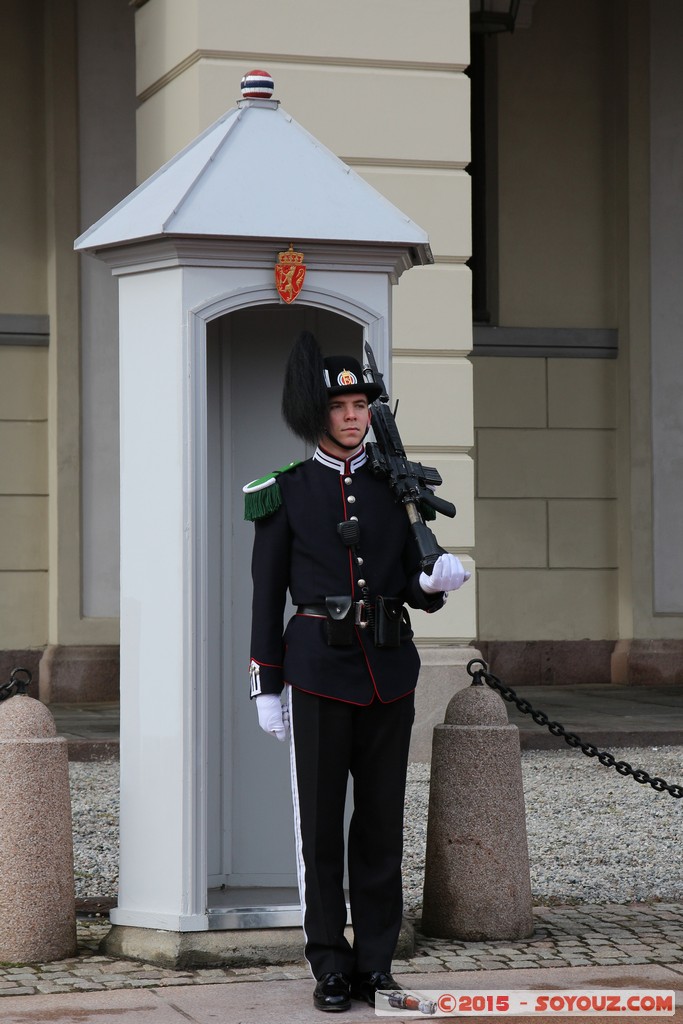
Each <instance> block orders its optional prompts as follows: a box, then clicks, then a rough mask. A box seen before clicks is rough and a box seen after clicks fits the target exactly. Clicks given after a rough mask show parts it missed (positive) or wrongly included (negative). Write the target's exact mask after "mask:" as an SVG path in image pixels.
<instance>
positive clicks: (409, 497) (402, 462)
mask: <svg viewBox="0 0 683 1024" xmlns="http://www.w3.org/2000/svg"><path fill="white" fill-rule="evenodd" d="M365 352H366V355H367V357H368V363H369V366H368V367H366V368H365V369H364V371H363V376H364V377H365V379H366V380H367V381H368V383H371V384H378V385H379V386H380V387H381V389H382V394H381V395H380V396H379V398H377V399H375V401H374V402H373V403H372V404H371V406H370V408H371V409H372V429H373V431H374V434H375V438H376V439H377V441H376V443H374V442H372V441H371V442H369V443H368V444H367V445H366V446H365V447H366V450H367V453H368V459H369V461H370V467H371V469H372V471H373V473H374V474H375V475H376V476H380V477H385V478H386V479H387V480H388V481H389V486H390V487H391V489H392V491H393V493H394V497H395V498H396V501H400V502H401V504H402V505H403V506H404V507H405V510H406V512H407V514H408V519H409V520H410V528H411V530H412V533H413V536H414V538H415V541H416V543H417V547H418V551H419V553H420V568H421V569H422V570H423V572H426V573H428V574H429V573H431V570H432V569H433V567H434V563H435V562H436V560H437V558H438V557H439V555H442V554H443V553H444V549H443V548H442V547H440V545H439V542H438V541H437V539H436V537H435V536H434V534H433V533H432V531H431V530H430V529H429V527H428V526H427V525H426V523H425V521H424V517H423V515H422V507H423V506H425V505H426V506H427V507H428V508H430V509H433V510H434V512H440V513H441V514H442V515H444V516H449V517H450V518H451V519H452V518H453V516H454V515H455V505H453V504H451V502H450V501H444V499H443V498H437V496H436V495H435V494H434V492H433V491H432V490H431V488H432V487H438V486H439V484H441V483H443V480H442V479H441V475H440V474H439V472H438V470H436V469H433V468H432V467H431V466H423V465H422V463H420V462H410V461H409V460H408V459H407V458H406V453H405V449H404V447H403V442H402V441H401V435H400V434H399V432H398V427H397V426H396V420H395V418H394V414H393V413H392V411H391V409H390V408H389V406H388V404H387V403H388V402H389V395H388V394H387V392H386V388H385V387H384V378H383V377H382V374H381V373H380V372H379V370H378V368H377V363H376V362H375V356H374V353H373V351H372V349H371V348H370V346H369V345H368V343H367V342H366V343H365Z"/></svg>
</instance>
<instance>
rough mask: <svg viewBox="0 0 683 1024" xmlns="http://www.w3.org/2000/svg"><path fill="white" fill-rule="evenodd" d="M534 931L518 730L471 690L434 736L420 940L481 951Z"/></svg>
mask: <svg viewBox="0 0 683 1024" xmlns="http://www.w3.org/2000/svg"><path fill="white" fill-rule="evenodd" d="M533 929H534V922H533V916H532V910H531V880H530V876H529V852H528V847H527V836H526V818H525V809H524V791H523V788H522V766H521V757H520V750H519V730H518V729H517V727H516V726H514V725H510V724H509V723H508V717H507V710H506V708H505V704H504V702H503V700H502V698H501V697H500V696H499V695H498V694H497V693H494V691H493V690H491V689H489V687H488V686H484V685H483V684H473V685H472V686H469V687H468V688H467V689H466V690H460V691H459V692H458V693H456V694H455V696H454V697H453V698H452V699H451V701H450V703H449V705H448V707H447V709H446V717H445V721H444V724H443V725H437V726H436V728H435V729H434V736H433V742H432V770H431V783H430V791H429V820H428V825H427V851H426V860H425V881H424V901H423V911H422V931H423V932H424V933H425V934H426V935H434V936H437V937H439V938H449V939H460V940H464V941H470V942H477V941H483V940H497V939H508V940H511V939H521V938H526V937H527V936H529V935H531V933H532V932H533Z"/></svg>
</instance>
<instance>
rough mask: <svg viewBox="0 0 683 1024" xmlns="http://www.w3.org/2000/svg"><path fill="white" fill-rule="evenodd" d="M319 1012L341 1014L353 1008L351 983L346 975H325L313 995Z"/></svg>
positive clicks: (319, 980) (320, 979) (314, 1003)
mask: <svg viewBox="0 0 683 1024" xmlns="http://www.w3.org/2000/svg"><path fill="white" fill-rule="evenodd" d="M313 1005H314V1006H315V1007H316V1009H317V1010H326V1011H327V1012H330V1013H340V1012H341V1011H342V1010H348V1009H349V1007H350V1006H351V982H350V981H349V979H348V978H347V977H346V975H345V974H336V973H334V974H323V976H322V978H319V979H318V984H317V985H316V986H315V992H314V993H313Z"/></svg>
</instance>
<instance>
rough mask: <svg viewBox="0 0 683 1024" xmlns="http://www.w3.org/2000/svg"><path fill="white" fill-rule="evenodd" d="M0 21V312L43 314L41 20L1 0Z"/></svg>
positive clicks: (27, 8) (23, 6)
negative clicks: (0, 140)
mask: <svg viewBox="0 0 683 1024" xmlns="http://www.w3.org/2000/svg"><path fill="white" fill-rule="evenodd" d="M2 23H3V24H2V33H0V95H2V97H3V99H4V102H2V103H0V139H2V159H0V195H2V196H3V202H2V203H0V266H2V274H0V313H34V314H35V313H37V314H42V313H45V312H46V309H47V295H46V286H45V232H46V225H45V217H46V210H45V141H44V111H43V104H44V97H43V90H44V82H43V77H42V75H41V73H40V69H41V61H40V57H41V54H42V45H43V35H42V23H41V20H40V18H36V12H35V8H34V5H32V4H27V3H25V2H22V0H8V2H7V3H5V4H3V10H2ZM10 97H11V102H7V99H8V98H10Z"/></svg>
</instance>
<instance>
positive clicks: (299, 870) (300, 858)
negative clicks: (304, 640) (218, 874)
mask: <svg viewBox="0 0 683 1024" xmlns="http://www.w3.org/2000/svg"><path fill="white" fill-rule="evenodd" d="M293 703H294V702H293V701H292V687H291V686H290V687H288V690H287V706H288V708H289V729H290V736H289V771H290V778H291V784H292V807H293V808H294V848H295V852H296V876H297V879H298V881H299V901H300V903H301V925H302V927H303V930H304V945H305V944H306V943H307V942H308V936H307V935H306V865H305V864H304V854H303V841H302V838H301V811H300V808H299V783H298V780H297V774H296V748H295V744H294V707H293ZM306 961H307V963H308V966H309V968H310V969H311V974H313V968H312V967H311V963H310V960H308V957H307V958H306ZM313 976H314V977H315V975H313Z"/></svg>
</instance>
